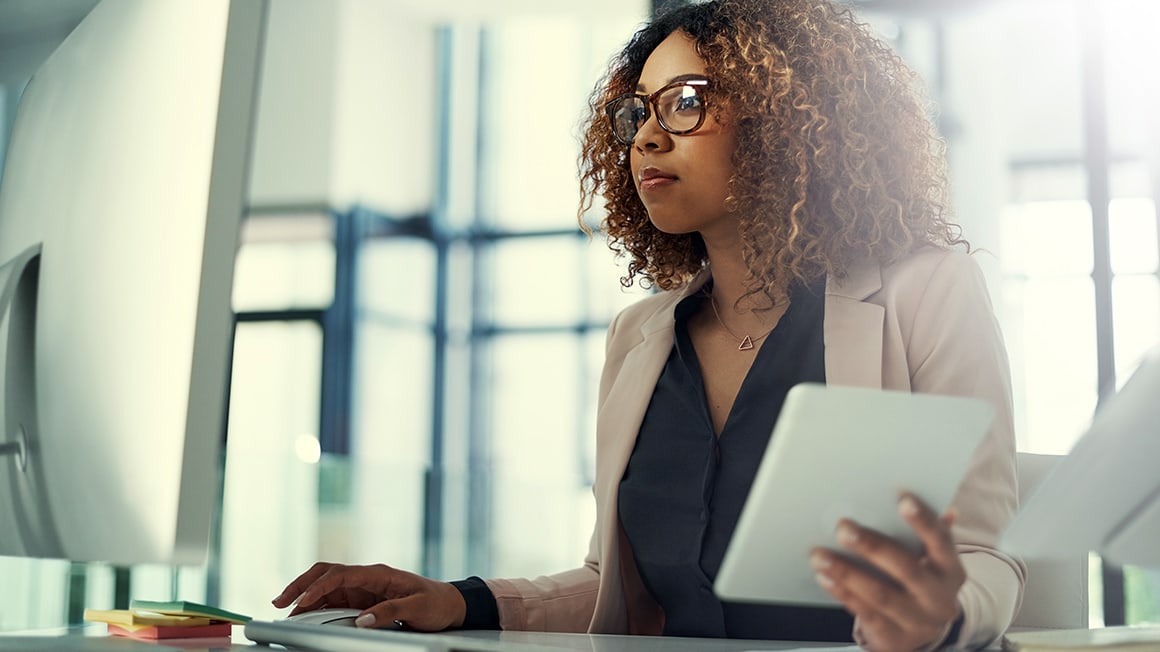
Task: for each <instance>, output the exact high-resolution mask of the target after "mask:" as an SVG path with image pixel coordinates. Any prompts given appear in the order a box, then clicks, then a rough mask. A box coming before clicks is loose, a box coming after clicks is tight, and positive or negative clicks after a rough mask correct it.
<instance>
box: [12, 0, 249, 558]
mask: <svg viewBox="0 0 1160 652" xmlns="http://www.w3.org/2000/svg"><path fill="white" fill-rule="evenodd" d="M265 12H266V2H265V1H264V0H262V1H257V0H236V1H234V2H230V1H229V0H166V1H164V2H157V1H156V0H106V1H105V2H102V3H101V4H99V5H98V6H96V7H95V8H94V9H93V10H92V12H91V13H90V14H89V15H88V16H87V17H86V18H85V20H84V21H82V22H81V24H80V25H79V26H78V27H77V28H76V30H75V31H74V32H73V33H72V34H71V35H69V37H68V38H67V39H66V40H65V41H64V42H63V43H62V44H61V46H60V47H59V48H58V49H57V50H56V51H55V52H54V53H53V54H52V55H51V56H50V57H49V59H48V60H47V61H46V63H45V64H44V65H43V66H42V67H41V68H40V69H39V70H38V71H37V72H36V74H35V75H34V77H33V78H32V80H31V82H30V83H29V84H28V86H27V88H26V90H25V92H24V94H23V96H22V98H21V100H20V103H19V106H18V109H17V115H16V120H15V123H14V125H13V129H12V133H11V139H10V142H9V147H8V153H7V158H6V164H5V171H4V177H3V185H2V186H0V265H2V266H3V267H2V268H0V424H2V428H3V430H2V431H0V555H9V556H26V557H54V558H64V559H71V560H74V561H106V562H110V563H114V564H119V565H124V564H133V563H145V562H160V563H171V564H198V563H201V562H202V561H203V560H204V559H205V555H206V550H207V544H208V540H209V532H210V527H211V521H212V519H213V516H214V509H215V507H216V505H217V504H218V494H219V487H220V478H221V469H220V464H221V459H220V455H221V450H222V445H221V443H222V439H223V436H222V435H223V428H224V423H225V414H226V404H227V400H226V399H227V387H228V382H227V381H228V376H229V361H230V352H231V348H232V340H233V315H232V312H231V307H230V295H231V291H232V281H233V269H234V260H235V256H236V252H237V248H238V238H239V226H240V221H241V219H242V211H243V204H244V198H245V193H246V178H247V168H248V162H249V150H250V143H251V131H252V122H253V114H254V110H253V109H254V102H255V93H256V90H255V89H256V82H257V76H258V68H259V66H258V64H259V56H260V52H261V43H262V38H261V36H262V34H263V30H264V26H265Z"/></svg>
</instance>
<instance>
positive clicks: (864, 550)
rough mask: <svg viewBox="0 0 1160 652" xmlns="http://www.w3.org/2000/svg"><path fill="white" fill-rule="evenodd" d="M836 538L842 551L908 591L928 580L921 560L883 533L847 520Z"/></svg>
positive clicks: (840, 526) (836, 534) (841, 524)
mask: <svg viewBox="0 0 1160 652" xmlns="http://www.w3.org/2000/svg"><path fill="white" fill-rule="evenodd" d="M835 538H836V539H837V541H838V543H839V544H840V545H841V546H842V547H843V548H845V549H846V550H849V551H850V552H853V553H855V554H857V555H858V556H859V557H861V558H863V559H865V560H866V561H867V562H869V563H870V564H871V565H872V566H874V567H876V568H878V569H879V570H880V571H882V572H883V573H885V574H887V575H889V576H890V577H892V578H893V579H894V580H895V581H896V582H898V583H899V584H901V585H903V586H906V587H907V588H909V589H912V590H913V589H914V588H916V587H919V586H921V585H922V584H923V583H924V581H925V579H926V574H927V570H926V569H925V568H923V566H922V564H920V563H919V557H918V556H917V555H915V554H914V552H912V551H911V550H909V549H908V548H906V547H905V546H903V545H902V544H901V543H900V542H898V540H896V539H894V538H892V537H888V536H886V535H884V534H882V533H881V532H878V531H876V530H873V529H871V528H867V527H862V526H860V525H858V524H857V523H855V522H854V521H851V520H850V519H846V518H844V519H842V520H841V521H839V522H838V527H837V530H836V531H835Z"/></svg>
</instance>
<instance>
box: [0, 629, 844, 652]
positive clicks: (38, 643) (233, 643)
mask: <svg viewBox="0 0 1160 652" xmlns="http://www.w3.org/2000/svg"><path fill="white" fill-rule="evenodd" d="M299 627H304V628H307V631H309V630H315V631H317V630H318V629H322V630H323V631H324V632H325V631H329V630H334V629H342V630H345V631H351V630H347V629H346V628H334V627H329V626H323V625H299ZM104 631H105V628H104V626H103V625H83V626H77V627H69V628H61V629H57V630H45V631H37V632H30V633H26V634H13V635H0V649H2V650H4V652H49V651H50V650H51V651H53V652H73V651H80V652H239V651H244V652H259V651H260V650H261V649H263V648H264V646H257V645H255V644H254V643H253V642H251V641H249V640H248V639H246V637H245V635H244V634H243V631H242V627H241V626H235V627H234V634H233V638H232V639H230V640H226V639H205V640H202V641H197V640H188V641H168V642H167V641H160V642H158V643H148V642H143V641H134V640H132V639H126V638H117V637H109V636H106V635H104ZM353 633H355V634H357V636H356V637H352V638H345V639H343V640H340V641H336V640H334V639H331V640H329V641H326V643H325V645H324V646H322V647H319V648H318V649H324V650H328V651H330V652H343V651H344V650H366V651H374V650H382V651H383V652H396V651H398V652H410V651H412V650H429V651H430V652H497V651H500V650H510V651H511V652H740V651H742V650H789V649H795V648H804V647H817V648H823V647H831V648H832V647H834V646H835V645H837V646H846V644H840V643H839V644H833V643H794V642H785V641H742V640H729V639H700V638H676V637H663V638H662V637H658V636H613V635H607V634H554V633H543V632H498V631H462V632H455V633H451V634H416V633H405V632H403V633H400V632H390V631H383V632H376V631H374V630H354V632H353ZM324 636H325V634H324ZM267 649H269V648H267ZM850 649H855V648H852V647H851V648H850Z"/></svg>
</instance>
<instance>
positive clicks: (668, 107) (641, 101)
mask: <svg viewBox="0 0 1160 652" xmlns="http://www.w3.org/2000/svg"><path fill="white" fill-rule="evenodd" d="M653 107H654V108H655V109H656V111H657V114H658V116H657V117H658V118H659V122H660V125H661V128H662V129H664V130H665V131H667V132H669V133H672V134H684V133H689V132H690V131H693V130H694V129H696V128H697V127H698V126H700V124H701V121H702V120H703V118H704V110H705V104H704V101H703V98H702V97H701V95H700V94H699V93H698V91H697V87H696V86H692V85H688V84H678V85H675V86H673V87H671V88H667V89H663V90H662V92H661V93H660V94H659V95H657V96H656V97H655V98H654V100H653ZM611 113H612V127H613V130H614V131H615V132H616V138H617V140H619V141H620V142H622V143H624V144H626V145H628V144H631V143H632V140H633V138H635V137H636V133H637V131H639V130H640V128H641V127H642V126H643V125H644V123H645V122H647V121H648V117H649V107H648V106H646V104H645V97H644V96H642V95H629V96H626V97H623V98H621V99H620V100H618V101H617V102H616V103H615V104H614V105H613V109H612V111H611Z"/></svg>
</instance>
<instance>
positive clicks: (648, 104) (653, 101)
mask: <svg viewBox="0 0 1160 652" xmlns="http://www.w3.org/2000/svg"><path fill="white" fill-rule="evenodd" d="M712 84H713V83H712V82H711V81H709V80H708V79H705V78H702V77H694V78H692V79H681V80H679V81H675V82H672V83H671V84H665V85H664V86H662V87H661V88H659V89H657V90H656V91H655V92H653V93H650V94H648V95H645V94H644V93H625V94H624V95H617V96H616V97H614V98H612V99H611V100H608V101H607V102H605V103H604V112H605V114H607V115H608V122H609V126H611V127H612V137H613V138H615V139H616V142H618V143H620V144H621V145H624V146H626V147H631V146H632V144H633V143H634V142H636V135H637V134H639V133H640V127H637V129H636V133H634V134H633V135H632V140H629V141H628V142H625V141H624V140H622V139H621V138H620V136H619V135H618V134H617V133H616V114H615V112H614V107H615V106H616V105H617V104H619V103H620V102H622V101H624V100H626V99H628V98H630V97H633V98H638V99H640V100H642V101H643V103H644V110H645V111H646V112H647V113H646V114H645V116H644V120H643V121H642V122H641V123H640V126H641V127H643V126H644V125H645V123H646V122H648V119H649V117H650V116H652V115H655V116H656V117H657V124H659V125H660V126H661V129H664V130H665V132H666V133H670V134H673V135H674V136H684V135H686V134H691V133H693V132H694V131H696V130H698V129H700V128H701V126H702V125H704V124H705V112H706V109H707V107H706V105H705V102H704V96H702V102H701V115H700V117H699V118H697V124H695V125H693V126H692V127H691V128H689V129H672V128H670V127H669V126H668V125H667V124H665V120H664V118H662V117H661V112H660V111H658V110H657V98H659V97H660V96H661V94H662V93H664V92H665V91H668V90H671V89H673V88H676V87H678V86H701V87H706V88H708V87H709V86H712Z"/></svg>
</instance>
